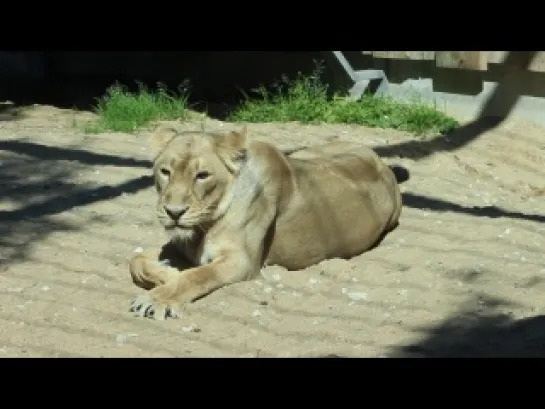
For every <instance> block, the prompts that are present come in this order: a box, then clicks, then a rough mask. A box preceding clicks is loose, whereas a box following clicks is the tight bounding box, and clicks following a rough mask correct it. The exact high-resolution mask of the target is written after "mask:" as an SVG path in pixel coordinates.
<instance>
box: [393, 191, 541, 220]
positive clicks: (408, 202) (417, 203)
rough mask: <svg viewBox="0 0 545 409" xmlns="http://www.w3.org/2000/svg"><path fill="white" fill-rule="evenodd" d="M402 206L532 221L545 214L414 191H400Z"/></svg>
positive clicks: (539, 218)
mask: <svg viewBox="0 0 545 409" xmlns="http://www.w3.org/2000/svg"><path fill="white" fill-rule="evenodd" d="M402 196H403V206H407V207H412V208H414V209H429V210H432V211H438V212H445V211H449V212H455V213H462V214H469V215H471V216H478V217H489V218H497V217H508V218H510V219H521V220H528V221H533V222H539V223H545V215H539V214H526V213H521V212H514V211H510V210H504V209H502V208H500V207H497V206H471V207H467V206H462V205H459V204H456V203H452V202H449V201H446V200H442V199H437V198H432V197H428V196H423V195H417V194H414V193H408V192H405V193H402Z"/></svg>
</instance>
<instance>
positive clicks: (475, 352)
mask: <svg viewBox="0 0 545 409" xmlns="http://www.w3.org/2000/svg"><path fill="white" fill-rule="evenodd" d="M474 303H475V300H473V301H472V302H471V304H474ZM479 304H480V308H476V307H475V306H472V307H465V308H462V309H461V311H460V312H459V313H457V314H455V315H453V316H451V317H449V318H447V319H446V320H444V321H443V322H442V323H441V324H440V325H438V326H434V327H430V328H416V329H415V330H416V331H420V332H424V333H425V334H426V335H425V337H424V339H423V340H421V341H418V342H415V343H412V344H409V345H404V346H398V347H394V349H393V351H392V352H391V353H390V354H389V357H392V358H402V357H420V358H478V357H480V358H523V357H526V358H530V357H531V358H542V357H545V316H543V315H538V316H534V317H528V318H523V319H519V320H517V319H513V318H512V316H510V315H509V314H505V313H498V312H495V311H494V309H495V308H496V307H499V306H508V305H509V304H510V303H509V302H507V301H505V300H501V299H495V298H492V297H485V296H481V297H479Z"/></svg>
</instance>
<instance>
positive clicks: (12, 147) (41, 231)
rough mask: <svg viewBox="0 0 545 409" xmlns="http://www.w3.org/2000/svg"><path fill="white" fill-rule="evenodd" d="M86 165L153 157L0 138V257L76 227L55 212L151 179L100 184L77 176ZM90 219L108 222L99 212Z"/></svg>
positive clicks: (132, 189) (19, 254) (14, 256)
mask: <svg viewBox="0 0 545 409" xmlns="http://www.w3.org/2000/svg"><path fill="white" fill-rule="evenodd" d="M88 165H113V166H124V167H135V166H136V167H149V166H150V162H149V161H145V160H138V159H134V158H129V157H119V156H114V155H105V154H98V153H93V152H89V151H85V150H83V149H79V148H58V147H52V146H47V145H42V144H38V143H33V142H24V141H14V140H7V141H0V166H1V167H0V172H1V174H0V203H1V204H2V205H1V207H0V260H3V263H4V264H5V263H7V262H8V261H10V262H13V261H16V260H24V259H26V258H27V254H28V251H29V250H30V249H31V248H32V246H33V245H34V244H35V243H37V242H40V241H42V240H45V239H46V238H47V236H48V235H49V234H50V233H53V232H56V231H77V230H78V229H79V228H80V227H79V225H78V224H77V223H71V222H69V221H68V220H69V219H63V220H60V219H58V218H51V217H50V216H55V215H57V214H61V213H64V212H69V211H71V210H73V209H75V208H78V207H82V206H86V205H89V204H91V203H96V202H99V201H104V200H110V199H113V198H115V197H117V196H120V195H122V194H124V193H129V194H130V193H136V192H138V191H139V190H141V189H145V188H147V187H149V186H151V185H152V179H151V177H150V176H148V175H145V176H139V177H135V178H132V179H128V180H126V181H124V182H122V183H119V184H116V185H112V186H105V185H99V186H97V185H96V184H94V183H90V182H88V183H81V182H75V181H74V176H75V175H76V174H77V173H78V172H81V171H83V170H87V169H88ZM87 221H88V222H90V223H106V222H107V221H108V220H107V217H105V216H104V215H100V214H93V213H91V215H89V216H88V220H87Z"/></svg>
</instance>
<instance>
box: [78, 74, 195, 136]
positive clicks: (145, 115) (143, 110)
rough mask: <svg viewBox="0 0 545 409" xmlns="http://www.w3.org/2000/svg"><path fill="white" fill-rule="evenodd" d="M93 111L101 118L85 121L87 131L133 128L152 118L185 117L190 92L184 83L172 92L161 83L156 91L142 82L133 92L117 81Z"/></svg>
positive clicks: (130, 129) (152, 119)
mask: <svg viewBox="0 0 545 409" xmlns="http://www.w3.org/2000/svg"><path fill="white" fill-rule="evenodd" d="M94 111H95V113H96V114H97V115H98V119H97V120H96V121H93V122H91V123H88V124H86V126H85V129H84V130H85V132H87V133H100V132H108V131H113V132H133V131H135V130H136V129H138V128H140V127H142V126H144V125H147V124H149V123H150V122H152V121H158V120H174V119H183V118H184V117H185V116H186V115H187V92H186V88H185V86H181V87H180V88H179V93H177V94H173V93H170V92H169V91H168V90H167V89H166V87H164V86H163V85H161V84H159V87H158V90H157V91H150V90H148V89H147V88H146V87H145V86H144V85H142V84H139V89H138V92H134V93H133V92H129V91H128V90H127V89H126V88H125V87H123V86H121V85H119V84H116V85H113V86H112V87H110V88H109V89H108V90H107V92H106V95H105V96H103V97H101V98H99V99H98V101H97V105H96V107H95V109H94Z"/></svg>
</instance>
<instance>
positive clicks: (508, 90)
mask: <svg viewBox="0 0 545 409" xmlns="http://www.w3.org/2000/svg"><path fill="white" fill-rule="evenodd" d="M536 54H537V51H515V52H510V53H509V54H508V55H507V57H506V58H505V61H504V64H506V65H515V64H516V65H517V66H519V67H520V69H521V70H524V69H527V68H528V67H529V66H530V64H531V63H532V61H533V60H534V58H535V56H536ZM512 88H513V84H511V83H509V82H506V81H501V82H499V83H498V85H497V86H496V88H495V89H494V91H493V92H492V94H491V95H490V97H489V98H488V100H487V101H486V102H485V103H484V105H483V107H482V108H481V111H480V113H479V115H478V117H477V119H475V120H474V121H471V122H469V123H467V124H465V125H462V126H460V127H459V128H457V129H455V130H454V131H452V132H450V133H449V134H447V135H440V136H437V137H435V138H433V139H430V140H427V141H409V142H402V143H399V144H395V145H388V146H378V147H375V148H373V149H374V150H375V151H376V152H377V153H378V154H379V155H380V156H383V157H392V156H399V157H405V158H410V159H413V160H418V159H423V158H425V157H427V156H429V155H431V154H433V153H434V152H438V151H447V152H450V151H454V150H458V149H460V148H462V147H464V146H465V145H467V144H468V143H470V142H471V141H473V140H475V139H477V138H478V137H479V136H480V135H482V134H483V133H484V132H487V131H489V130H492V129H494V128H496V127H497V126H499V125H500V124H501V123H502V122H503V121H504V120H505V119H506V118H507V117H508V116H509V114H510V113H511V111H512V110H513V108H514V107H515V105H516V103H517V101H518V99H519V98H520V95H518V94H516V93H515V92H513V91H512ZM492 112H496V113H495V114H494V115H492Z"/></svg>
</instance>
